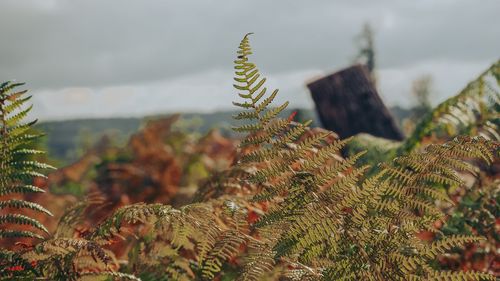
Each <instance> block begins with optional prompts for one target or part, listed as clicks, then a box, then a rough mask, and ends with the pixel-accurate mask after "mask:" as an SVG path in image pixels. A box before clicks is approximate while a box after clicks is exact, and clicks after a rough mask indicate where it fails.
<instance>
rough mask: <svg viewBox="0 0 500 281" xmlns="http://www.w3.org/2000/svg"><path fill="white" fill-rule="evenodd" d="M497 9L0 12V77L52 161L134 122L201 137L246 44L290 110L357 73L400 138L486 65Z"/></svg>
mask: <svg viewBox="0 0 500 281" xmlns="http://www.w3.org/2000/svg"><path fill="white" fill-rule="evenodd" d="M499 11H500V2H498V1H495V0H485V1H481V2H480V3H479V2H477V1H460V0H444V1H430V0H420V1H389V0H382V1H331V0H328V1H293V2H291V1H260V0H258V1H228V0H217V1H191V0H185V1H166V0H148V1H128V0H119V1H118V0H110V1H97V0H72V1H62V0H43V1H40V0H26V1H17V0H3V1H1V2H0V33H1V34H2V44H0V54H1V55H0V56H1V62H2V63H1V64H0V77H2V79H3V80H17V81H22V82H27V88H29V89H30V90H31V93H32V94H33V96H34V98H33V100H32V101H33V104H35V106H34V109H33V111H32V116H34V117H36V118H38V119H39V120H40V121H41V126H43V129H44V130H45V131H46V132H47V133H48V135H49V137H48V144H49V150H50V151H51V153H52V154H53V155H55V156H57V157H58V158H60V159H62V160H63V162H68V161H71V160H75V159H76V157H77V156H78V151H77V150H78V145H79V144H78V142H80V143H82V142H84V143H85V142H87V143H89V142H90V143H91V142H93V140H95V139H97V138H99V137H100V136H101V135H102V134H103V133H104V132H107V133H112V134H114V136H115V138H114V139H117V140H118V139H122V140H126V139H127V138H128V136H129V135H130V134H131V133H132V132H133V131H135V130H137V129H138V128H139V127H140V125H141V124H142V118H143V117H145V116H156V115H165V114H170V113H175V112H181V113H197V114H199V113H203V114H204V115H202V116H201V118H202V119H203V120H204V121H203V122H198V121H199V120H198V121H196V122H198V123H199V124H198V123H197V124H198V125H196V126H198V127H199V128H201V129H202V130H205V131H206V130H207V129H208V128H211V127H214V126H215V127H227V126H229V121H230V119H228V118H227V117H228V116H230V115H231V114H229V113H228V112H227V111H231V110H232V109H233V107H232V104H231V101H233V100H234V99H235V91H234V90H233V89H232V77H233V69H232V63H233V59H234V56H235V49H236V47H237V44H238V43H239V40H240V39H241V38H242V36H243V35H244V34H245V33H247V32H254V33H255V35H254V36H253V37H252V45H253V48H254V51H255V53H256V56H254V60H255V62H256V63H257V65H258V66H260V69H261V71H262V72H263V73H264V74H265V75H266V76H267V77H268V78H269V86H270V87H273V88H279V89H280V90H281V92H280V93H281V94H280V96H279V99H280V101H283V100H288V101H290V102H291V106H290V108H296V109H304V110H306V111H307V110H312V109H313V108H314V103H313V100H312V98H311V94H310V92H309V90H308V89H307V87H306V84H307V83H308V82H310V81H313V80H315V79H318V78H320V77H323V76H324V75H328V74H330V73H333V72H335V71H338V70H340V69H343V68H345V67H348V66H350V65H352V64H355V63H364V64H368V67H369V68H370V71H371V72H372V77H373V78H374V82H375V83H374V85H375V86H376V88H377V90H378V94H379V95H380V97H381V98H382V100H383V102H384V103H385V105H386V106H387V107H388V108H389V110H390V111H391V112H392V114H393V116H394V117H395V118H396V119H397V120H398V126H400V127H403V126H404V125H403V123H402V122H399V121H401V120H402V119H404V118H406V117H408V116H410V115H411V114H412V109H415V108H416V109H417V110H422V106H423V107H431V106H434V105H436V104H438V103H439V102H441V101H443V100H444V99H446V98H447V97H450V96H453V95H455V94H456V93H457V92H458V91H459V90H460V89H461V88H462V87H463V86H464V85H466V83H467V82H468V81H470V80H471V79H473V78H474V77H476V76H477V75H478V74H479V73H481V71H483V70H484V69H486V68H487V67H488V66H489V65H491V63H492V62H494V61H495V60H496V59H498V50H499V47H500V29H499V28H498V27H499V26H500V17H498V12H499ZM243 13H244V14H245V15H252V16H250V17H247V16H245V17H242V16H241V15H242V14H243ZM197 114H191V115H186V116H187V117H188V118H190V119H192V117H196V116H198V115H197ZM312 116H314V114H312ZM77 119H80V121H75V120H77ZM82 119H83V120H82ZM68 120H72V121H68ZM53 121H58V122H53ZM61 121H62V122H61ZM196 122H195V123H196ZM402 130H403V131H405V129H404V128H402ZM407 130H411V129H407ZM80 150H81V149H80Z"/></svg>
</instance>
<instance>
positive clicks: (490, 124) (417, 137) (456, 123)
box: [398, 60, 500, 154]
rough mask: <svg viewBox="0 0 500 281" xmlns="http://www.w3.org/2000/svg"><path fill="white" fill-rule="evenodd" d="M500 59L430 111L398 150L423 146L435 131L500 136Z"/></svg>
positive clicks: (499, 138) (492, 137)
mask: <svg viewBox="0 0 500 281" xmlns="http://www.w3.org/2000/svg"><path fill="white" fill-rule="evenodd" d="M499 87H500V60H499V61H497V62H495V63H494V64H493V65H492V66H491V67H490V68H488V69H487V70H486V71H484V72H483V73H482V74H481V75H479V77H478V78H477V79H475V80H474V81H472V82H470V83H469V84H468V85H467V87H465V88H464V89H463V90H462V91H461V92H460V93H459V94H458V95H456V96H454V97H451V98H449V99H447V100H446V101H444V102H442V103H441V104H439V105H438V106H437V107H436V108H435V109H434V110H432V111H431V112H429V113H427V115H426V116H425V117H424V118H423V120H422V121H421V122H420V123H419V124H418V125H417V127H416V129H415V131H414V132H413V134H412V135H411V136H410V137H409V138H408V139H407V140H406V141H405V142H404V144H403V145H402V146H401V148H400V149H399V151H398V154H402V153H405V152H409V151H411V150H413V149H415V148H416V147H419V146H420V145H421V143H422V141H423V140H424V139H425V138H428V137H431V136H432V135H433V134H445V135H447V136H449V137H454V136H456V135H460V134H467V135H481V136H483V137H486V138H488V139H493V140H500V135H499V134H498V126H499V125H500V115H499V111H500V90H499Z"/></svg>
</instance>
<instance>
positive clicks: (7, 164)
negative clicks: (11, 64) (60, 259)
mask: <svg viewBox="0 0 500 281" xmlns="http://www.w3.org/2000/svg"><path fill="white" fill-rule="evenodd" d="M22 85H23V84H22V83H11V82H5V83H3V84H1V85H0V209H3V210H18V211H17V212H3V214H2V215H0V226H1V229H0V238H21V237H29V238H38V239H43V236H42V234H40V232H42V233H48V230H47V228H45V226H44V225H43V224H42V223H40V222H39V221H38V220H36V219H34V218H31V217H29V216H27V215H24V214H22V213H19V211H21V210H22V209H30V210H33V211H36V212H40V213H43V214H46V215H49V216H50V215H52V214H51V213H50V211H48V210H47V209H45V208H44V207H42V206H41V205H39V204H36V203H33V202H29V201H26V200H23V199H14V198H15V197H13V196H12V195H14V194H26V193H37V192H44V190H43V189H41V188H39V187H37V186H34V185H33V179H34V177H45V175H43V174H42V173H40V171H43V170H46V169H53V167H52V166H50V165H48V164H44V163H40V162H37V161H35V160H33V159H31V158H30V156H33V155H35V154H39V153H43V152H42V151H39V150H35V149H31V148H30V147H29V145H30V144H32V143H33V142H35V141H36V140H37V139H38V138H39V137H40V135H36V134H30V133H29V130H30V129H31V126H33V124H35V122H36V120H35V121H31V122H23V121H24V119H25V117H26V116H27V115H28V113H29V112H30V110H31V108H32V107H31V106H29V107H26V106H25V105H26V102H27V101H28V100H29V99H30V98H31V96H26V95H25V94H26V91H16V88H17V87H19V86H22ZM7 225H8V228H7ZM16 227H17V228H16ZM20 227H22V228H20ZM26 227H29V228H28V229H27V230H26Z"/></svg>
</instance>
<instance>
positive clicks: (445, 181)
mask: <svg viewBox="0 0 500 281" xmlns="http://www.w3.org/2000/svg"><path fill="white" fill-rule="evenodd" d="M250 54H251V49H250V45H249V43H248V35H247V36H245V38H244V39H243V40H242V42H241V44H240V47H239V51H238V59H237V60H236V61H235V64H236V66H235V69H236V78H235V80H236V81H237V82H238V83H239V84H236V85H235V88H236V89H237V90H239V91H242V92H241V93H239V94H238V95H239V96H240V97H241V98H243V99H244V100H245V101H244V102H243V103H235V105H237V106H239V107H242V108H243V110H244V111H242V112H241V113H240V114H238V115H237V116H235V119H238V120H239V119H244V120H251V121H253V120H256V121H254V122H253V123H245V124H244V125H242V126H240V127H236V128H235V130H236V131H240V132H247V133H248V134H247V136H246V137H245V138H244V139H243V140H242V144H241V147H242V148H243V151H244V153H243V155H242V156H241V158H240V162H239V163H238V165H239V166H243V167H248V168H250V167H258V169H254V171H253V172H252V173H250V175H249V176H248V177H247V180H248V181H250V182H252V183H254V184H257V185H258V186H260V190H261V191H260V192H259V193H258V194H257V195H256V196H255V197H254V200H257V201H268V202H270V203H271V204H272V207H271V210H270V212H269V213H268V214H266V215H265V216H263V217H262V218H261V219H260V220H259V221H258V222H257V223H256V225H255V226H256V227H258V228H261V227H272V228H273V229H274V230H275V236H277V237H278V239H277V242H276V243H275V244H274V246H273V247H272V250H271V253H272V254H273V255H274V259H275V260H280V259H281V260H282V259H283V258H286V259H287V260H291V261H292V262H295V263H299V264H302V265H305V266H306V268H312V269H311V272H312V273H313V275H316V277H320V278H322V279H325V280H336V279H340V278H343V279H344V280H408V279H412V280H444V279H449V280H452V279H453V280H455V279H456V280H461V279H464V278H467V279H470V280H482V279H483V278H486V279H491V280H493V277H492V276H488V275H486V274H476V273H472V272H468V273H464V272H459V273H448V272H447V273H444V272H439V271H436V270H435V269H433V268H432V267H431V263H432V261H433V260H435V258H436V257H437V256H438V255H439V254H443V253H444V252H446V251H447V250H449V249H451V248H453V247H457V246H460V245H462V244H464V243H467V242H471V241H478V240H479V238H474V237H467V236H460V237H445V238H443V240H441V241H439V242H436V243H434V244H430V245H427V244H425V242H423V241H420V240H418V239H417V238H416V236H415V234H416V233H417V232H418V231H421V230H432V229H433V222H435V221H436V220H439V219H442V218H443V214H442V212H441V211H440V210H439V209H438V208H437V207H436V206H435V205H434V204H433V202H434V201H436V200H447V197H446V194H442V193H440V192H437V191H436V190H435V189H434V188H433V187H434V185H435V184H441V185H448V186H456V185H459V184H461V179H460V178H459V177H458V175H457V173H456V171H457V170H466V171H472V170H473V169H472V168H471V167H470V166H469V165H468V164H467V163H466V162H463V161H461V159H463V158H471V157H473V158H481V159H483V160H485V161H487V162H489V163H491V162H492V161H493V151H496V150H497V149H498V147H497V146H496V145H494V144H492V143H491V142H488V141H486V140H485V139H483V138H468V137H461V138H457V139H456V140H454V141H452V142H449V143H446V144H444V145H431V146H429V147H427V148H426V149H425V150H424V151H423V152H415V153H412V154H409V155H406V156H401V157H399V158H397V159H395V160H394V162H392V163H388V164H382V165H381V166H380V167H379V169H378V173H376V174H375V175H374V176H372V177H368V178H364V176H363V175H364V173H365V170H366V167H355V166H354V164H355V162H356V160H357V159H358V158H359V157H360V156H361V154H362V153H359V154H357V155H353V156H351V157H349V158H346V159H342V160H337V159H336V158H335V157H334V155H335V154H337V153H338V152H339V150H340V149H341V148H342V147H343V146H344V145H345V143H346V142H347V141H348V140H347V141H346V140H343V141H335V142H333V143H330V144H327V143H325V138H326V135H321V134H318V135H308V136H304V133H305V132H306V124H300V123H295V122H293V121H292V120H284V119H280V118H276V116H277V114H278V113H279V112H280V111H282V110H283V109H284V108H285V106H286V104H284V105H281V106H278V107H277V108H268V106H269V104H270V103H271V102H272V101H273V99H274V98H275V96H276V93H277V91H274V92H273V93H272V94H270V95H269V96H267V98H265V99H264V100H263V101H262V102H260V103H259V101H260V100H261V99H262V98H264V97H265V93H266V88H265V87H264V82H265V78H260V74H259V72H258V70H257V69H256V67H255V65H254V64H253V63H251V62H249V60H248V56H249V55H250ZM259 78H260V79H259ZM269 243H271V242H269ZM261 260H262V264H258V260H257V259H253V260H252V263H253V266H258V267H260V268H269V267H270V266H269V265H270V262H268V260H266V259H261ZM256 262H257V264H256ZM302 274H307V272H305V271H304V272H302ZM304 276H305V275H302V277H301V278H305V277H304Z"/></svg>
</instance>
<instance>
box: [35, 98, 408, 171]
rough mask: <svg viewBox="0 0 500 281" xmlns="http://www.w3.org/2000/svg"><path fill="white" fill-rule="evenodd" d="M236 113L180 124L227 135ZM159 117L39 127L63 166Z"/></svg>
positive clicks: (185, 118) (190, 117) (399, 114)
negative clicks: (108, 138)
mask: <svg viewBox="0 0 500 281" xmlns="http://www.w3.org/2000/svg"><path fill="white" fill-rule="evenodd" d="M296 110H297V109H289V110H286V111H285V112H284V113H283V115H285V116H288V115H290V114H291V113H292V111H296ZM391 111H393V115H394V117H395V118H396V119H397V120H401V119H402V118H405V117H407V116H408V115H409V112H410V110H407V109H402V108H398V107H397V108H394V110H392V109H391ZM235 113H236V112H235V111H220V112H214V113H203V114H196V113H184V114H182V120H181V121H179V122H178V123H179V124H178V125H179V126H180V127H181V128H182V129H184V130H189V131H196V132H198V133H201V134H204V133H206V132H208V131H209V130H210V129H213V128H219V129H221V130H222V132H223V134H226V135H227V134H231V133H232V132H231V130H230V128H231V122H232V118H231V117H232V116H233V115H234V114H235ZM158 117H161V116H148V117H144V118H107V119H79V120H65V121H51V122H42V123H40V124H38V125H37V128H38V129H40V130H42V131H43V132H45V133H46V134H47V137H46V144H47V150H48V152H49V156H50V157H53V158H56V159H58V160H60V161H62V162H63V163H71V162H72V161H74V160H76V159H77V158H78V156H79V155H81V154H82V153H83V151H84V150H85V148H86V147H88V146H90V145H92V143H94V142H95V141H96V140H98V139H99V138H100V137H102V136H104V135H109V136H111V139H112V140H113V141H114V142H115V143H116V144H118V145H123V144H125V143H126V141H127V140H128V138H129V137H130V135H132V134H133V133H134V132H136V131H137V130H138V129H139V128H140V127H141V126H142V124H144V122H145V121H146V120H148V119H154V118H158ZM296 118H299V119H302V120H307V119H312V120H318V118H317V117H316V112H315V111H313V110H309V109H300V111H299V114H298V115H297V116H296ZM313 126H317V123H313Z"/></svg>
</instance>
